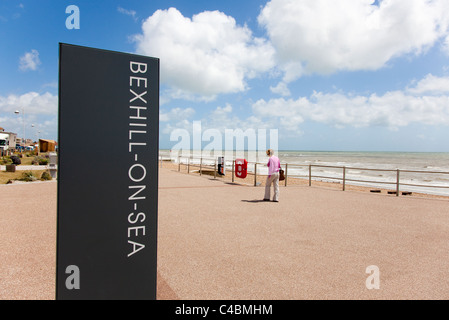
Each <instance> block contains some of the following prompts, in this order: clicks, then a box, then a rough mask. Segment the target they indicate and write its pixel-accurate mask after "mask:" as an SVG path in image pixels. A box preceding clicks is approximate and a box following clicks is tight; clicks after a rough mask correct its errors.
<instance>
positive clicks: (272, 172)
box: [263, 149, 281, 202]
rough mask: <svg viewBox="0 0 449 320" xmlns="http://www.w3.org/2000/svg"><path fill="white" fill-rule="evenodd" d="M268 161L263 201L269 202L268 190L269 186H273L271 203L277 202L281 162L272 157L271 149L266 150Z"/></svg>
mask: <svg viewBox="0 0 449 320" xmlns="http://www.w3.org/2000/svg"><path fill="white" fill-rule="evenodd" d="M267 156H269V157H270V158H269V159H268V163H267V166H268V177H267V182H266V184H265V197H264V199H263V200H264V201H270V189H271V184H273V190H274V196H273V201H274V202H279V169H280V168H281V161H280V160H279V158H278V157H276V156H275V155H274V151H273V150H272V149H268V150H267Z"/></svg>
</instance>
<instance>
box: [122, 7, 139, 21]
mask: <svg viewBox="0 0 449 320" xmlns="http://www.w3.org/2000/svg"><path fill="white" fill-rule="evenodd" d="M117 11H118V12H120V13H121V14H124V15H127V16H130V17H132V18H133V20H134V21H137V20H138V19H137V17H136V14H137V12H136V11H134V10H127V9H124V8H122V7H118V8H117Z"/></svg>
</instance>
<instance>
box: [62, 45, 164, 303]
mask: <svg viewBox="0 0 449 320" xmlns="http://www.w3.org/2000/svg"><path fill="white" fill-rule="evenodd" d="M59 55H60V65H59V155H58V221H57V262H56V269H57V270H56V273H57V275H56V298H57V299H83V300H84V299H101V300H103V299H114V300H116V299H117V300H118V299H120V300H121V299H142V300H143V299H145V300H146V299H148V300H152V299H156V278H157V254H156V250H157V208H158V153H159V151H158V150H159V144H158V141H159V59H156V58H150V57H145V56H139V55H132V54H125V53H120V52H113V51H106V50H99V49H93V48H87V47H80V46H74V45H68V44H60V48H59Z"/></svg>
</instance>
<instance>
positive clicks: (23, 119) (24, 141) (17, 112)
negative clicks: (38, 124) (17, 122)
mask: <svg viewBox="0 0 449 320" xmlns="http://www.w3.org/2000/svg"><path fill="white" fill-rule="evenodd" d="M14 113H15V114H20V111H19V110H16V111H14ZM22 123H23V147H24V148H25V145H26V137H25V108H23V107H22Z"/></svg>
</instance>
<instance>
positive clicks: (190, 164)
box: [159, 156, 449, 196]
mask: <svg viewBox="0 0 449 320" xmlns="http://www.w3.org/2000/svg"><path fill="white" fill-rule="evenodd" d="M159 159H160V161H161V167H162V161H163V158H162V157H161V156H159ZM195 159H196V160H199V161H196V162H195V161H193V160H195ZM203 160H206V162H204V161H203ZM183 161H184V162H183ZM177 162H178V171H181V165H184V166H185V167H186V169H187V173H190V171H191V168H198V172H199V174H200V175H202V174H203V170H206V169H207V170H213V171H214V178H216V177H217V171H218V170H217V159H216V158H210V157H193V156H190V157H184V156H179V157H178V158H177ZM212 163H213V164H212ZM228 163H229V161H228ZM248 165H252V166H253V170H252V171H251V170H248V171H247V172H248V175H254V186H257V185H258V181H257V178H258V176H259V177H260V176H262V175H260V174H258V166H259V165H261V166H264V167H266V163H260V162H248ZM225 166H226V163H225ZM227 167H230V168H231V173H232V182H235V159H234V160H232V162H231V165H228V166H227ZM281 168H282V169H283V170H284V175H285V180H284V185H285V187H287V185H288V178H289V177H290V178H301V179H305V180H308V183H309V186H312V181H323V180H318V179H330V180H337V181H341V184H342V191H345V190H346V185H347V182H350V183H352V184H351V185H353V186H354V185H357V183H362V184H365V185H363V186H367V187H369V186H371V187H372V186H377V185H390V186H393V188H394V191H391V192H389V193H391V194H396V196H399V194H400V188H401V186H408V187H419V188H437V189H443V188H446V189H449V186H440V185H426V184H415V183H405V182H401V174H402V173H415V174H438V175H449V172H440V171H418V170H402V169H374V168H355V167H346V166H327V165H316V164H304V165H301V164H289V163H284V164H282V163H281ZM289 168H306V170H307V169H308V170H307V171H308V174H306V175H289V174H288V169H289ZM313 168H326V169H337V170H341V175H340V176H323V175H318V174H313V170H312V169H313ZM249 169H250V168H249ZM353 170H357V171H380V172H390V173H393V174H394V175H395V179H394V181H380V180H362V179H353V178H348V173H349V172H351V171H353ZM263 176H265V175H263ZM354 183H356V184H354ZM403 193H404V194H405V192H403Z"/></svg>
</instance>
